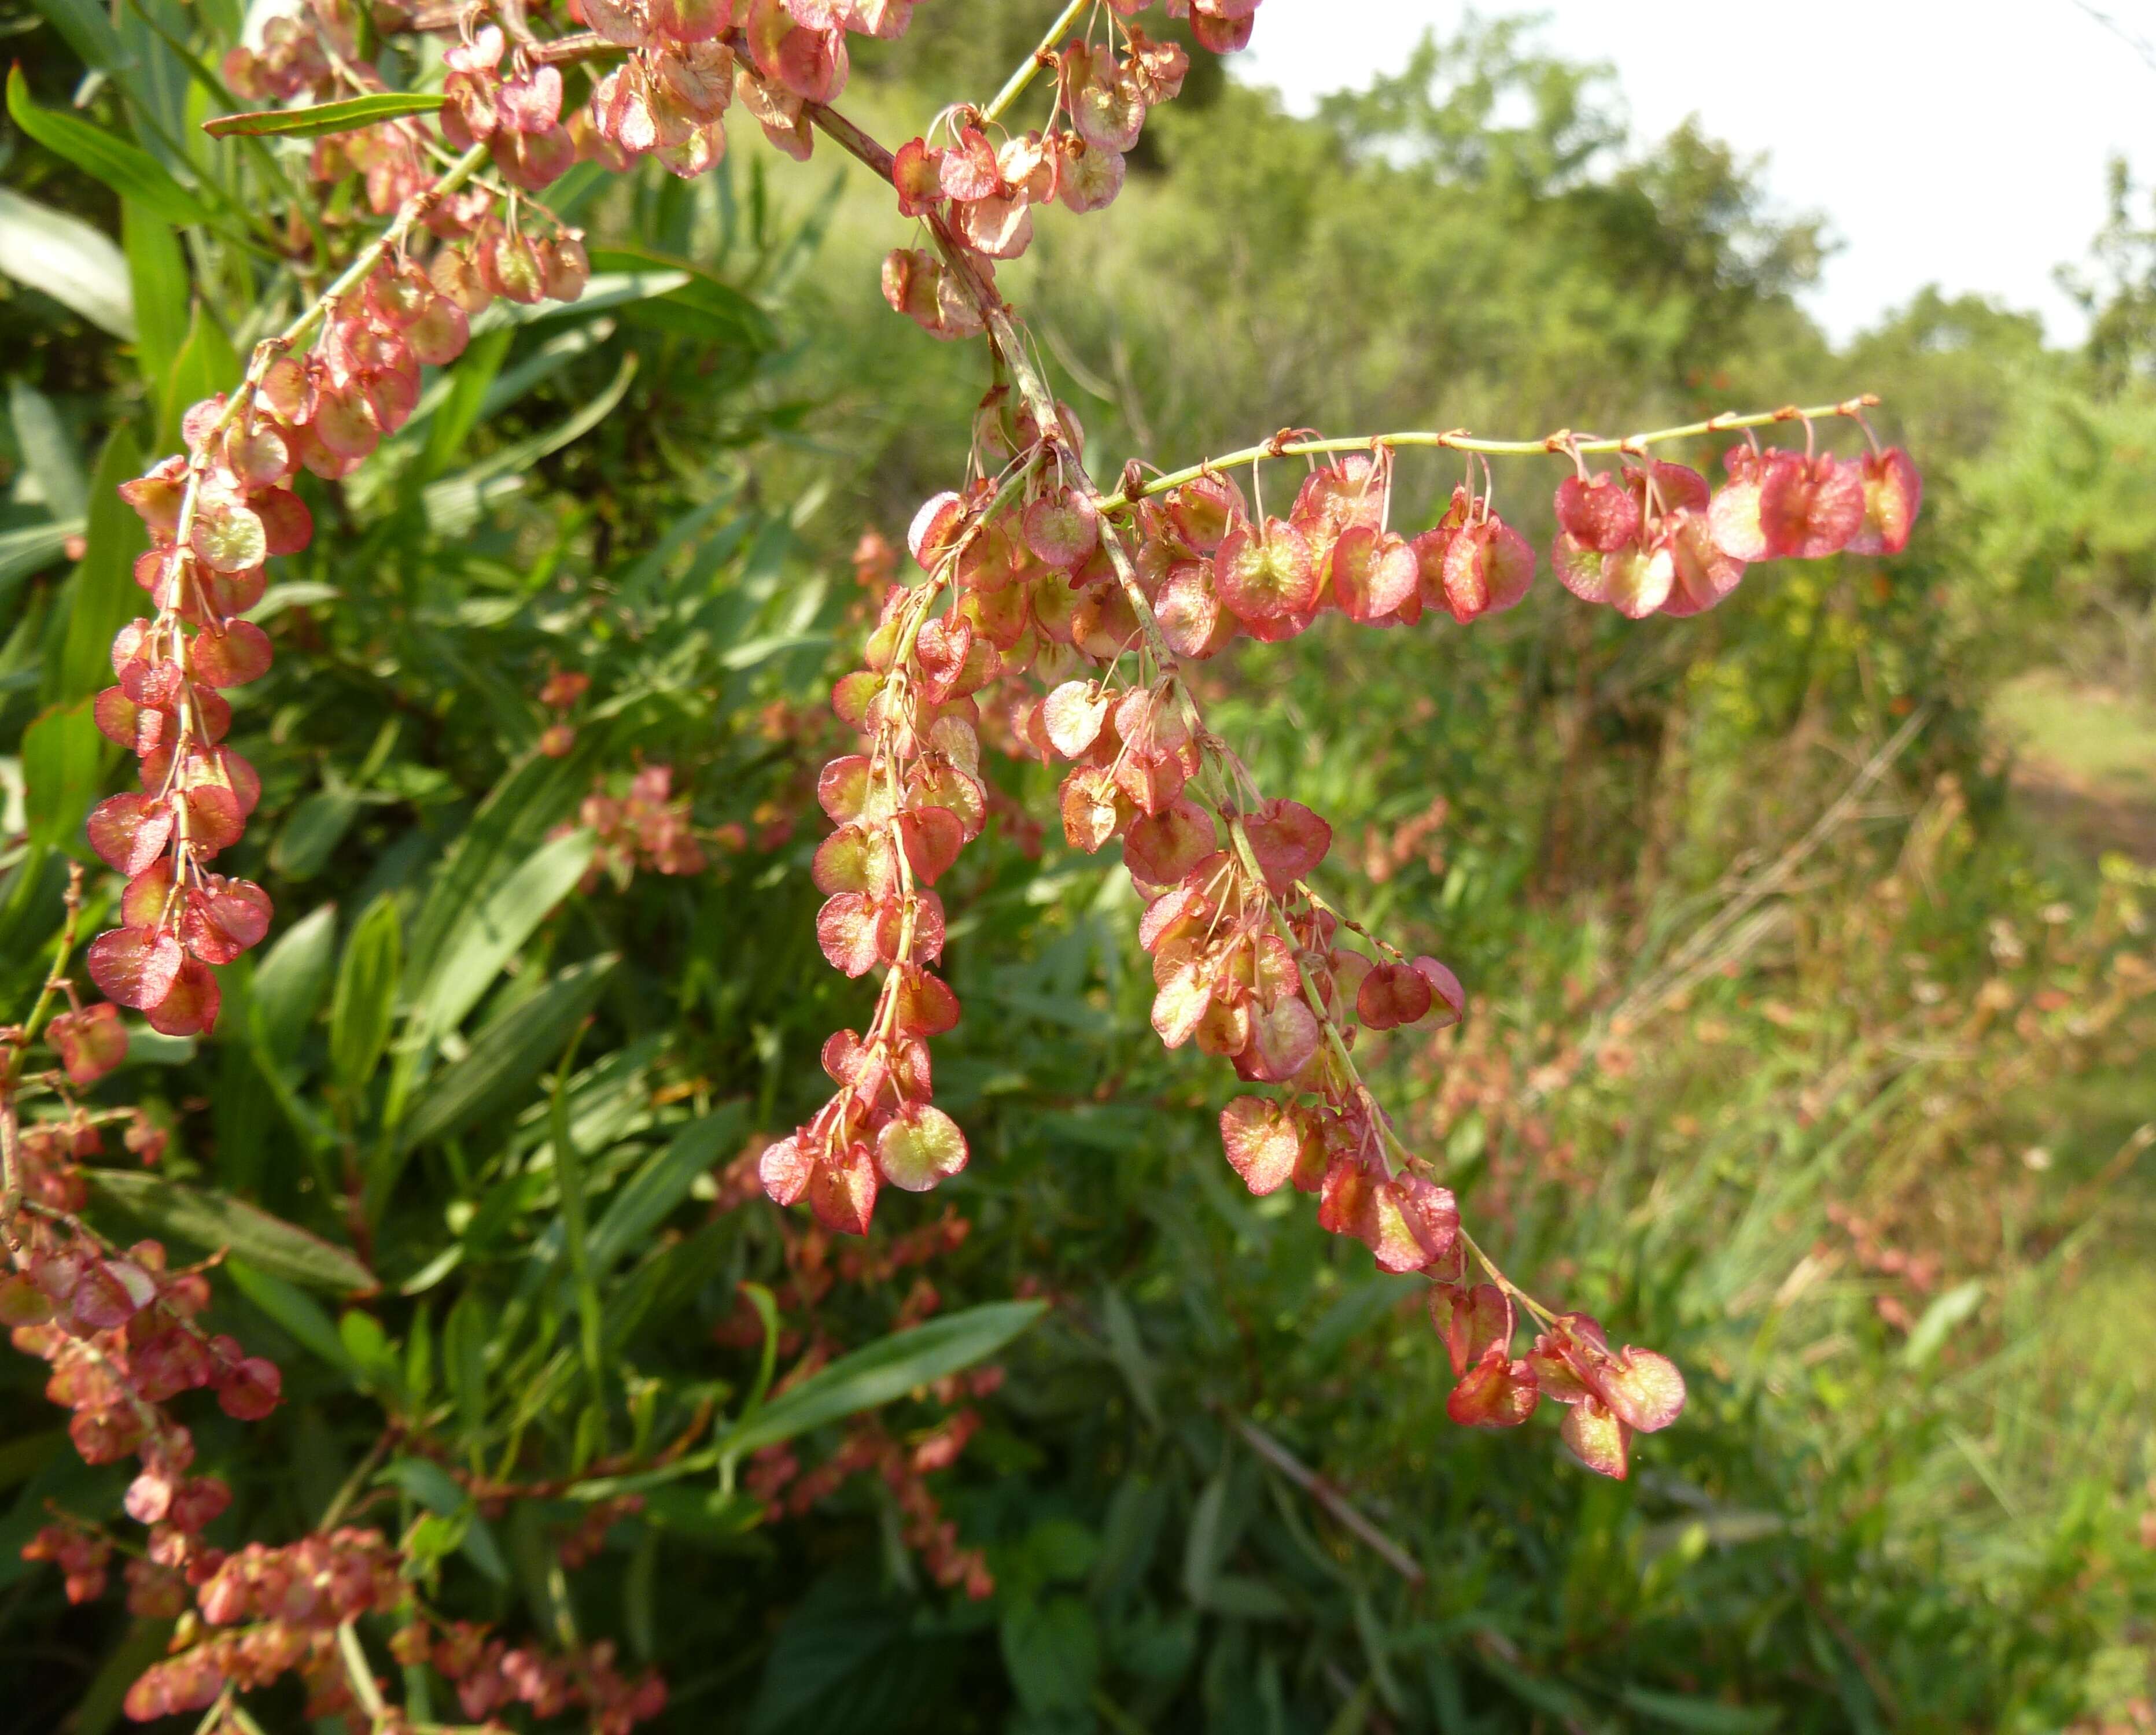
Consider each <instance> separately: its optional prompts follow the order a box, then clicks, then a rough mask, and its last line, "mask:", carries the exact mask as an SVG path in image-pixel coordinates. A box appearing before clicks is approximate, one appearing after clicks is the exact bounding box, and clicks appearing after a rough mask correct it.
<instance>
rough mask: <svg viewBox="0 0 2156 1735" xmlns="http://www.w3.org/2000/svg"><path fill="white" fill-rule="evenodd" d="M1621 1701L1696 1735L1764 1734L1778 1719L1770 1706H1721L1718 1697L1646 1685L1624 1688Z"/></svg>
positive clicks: (1649, 1715) (1646, 1714)
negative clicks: (1710, 1697)
mask: <svg viewBox="0 0 2156 1735" xmlns="http://www.w3.org/2000/svg"><path fill="white" fill-rule="evenodd" d="M1623 1697H1624V1701H1625V1703H1626V1704H1627V1705H1629V1706H1630V1707H1632V1709H1633V1710H1635V1711H1636V1712H1640V1713H1641V1714H1642V1715H1643V1716H1645V1717H1650V1718H1651V1719H1652V1720H1653V1721H1654V1722H1658V1723H1666V1724H1667V1725H1668V1726H1669V1727H1671V1728H1673V1729H1691V1730H1693V1731H1696V1732H1697V1735H1767V1732H1768V1730H1769V1729H1772V1728H1774V1727H1776V1726H1778V1725H1779V1723H1780V1722H1781V1721H1782V1713H1781V1712H1780V1710H1779V1708H1778V1707H1774V1706H1772V1705H1763V1706H1758V1707H1749V1706H1744V1705H1724V1704H1722V1702H1720V1701H1719V1700H1716V1699H1707V1698H1702V1697H1698V1696H1697V1695H1696V1694H1692V1693H1664V1692H1656V1691H1654V1690H1653V1689H1652V1688H1650V1687H1644V1686H1628V1687H1626V1688H1625V1690H1624V1693H1623Z"/></svg>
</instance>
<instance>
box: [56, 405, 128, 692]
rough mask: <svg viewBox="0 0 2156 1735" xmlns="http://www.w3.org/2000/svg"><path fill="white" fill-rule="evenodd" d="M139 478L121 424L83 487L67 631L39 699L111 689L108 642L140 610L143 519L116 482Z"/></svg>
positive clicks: (69, 587)
mask: <svg viewBox="0 0 2156 1735" xmlns="http://www.w3.org/2000/svg"><path fill="white" fill-rule="evenodd" d="M141 473H142V449H141V447H139V446H138V445H136V443H135V436H134V434H133V432H131V431H130V430H129V428H128V427H126V424H125V423H123V424H121V426H120V427H115V428H114V429H113V431H112V432H111V434H110V437H109V438H107V439H106V440H105V450H104V451H103V452H101V453H99V455H98V459H97V469H96V473H95V474H94V475H93V476H92V477H91V478H90V514H89V517H88V519H87V524H88V530H87V531H86V533H85V543H86V547H85V551H84V554H83V557H82V562H81V564H80V566H77V567H76V568H75V571H74V576H73V577H72V578H70V579H69V581H68V584H67V590H66V591H65V594H64V601H63V606H64V607H65V608H66V610H67V630H66V632H65V634H64V636H63V637H62V639H61V641H60V653H59V658H58V660H57V661H56V662H55V663H54V666H53V667H52V668H50V669H49V670H47V671H46V683H47V684H46V688H45V694H44V696H45V701H46V703H47V704H73V703H74V701H75V700H76V699H82V698H85V697H87V696H88V695H90V694H92V693H96V692H98V691H99V690H100V688H105V687H108V686H110V684H111V683H112V636H113V634H115V632H119V630H120V629H121V627H124V626H126V624H127V623H128V622H130V621H131V620H133V619H134V618H135V617H136V615H138V614H140V613H141V612H142V609H143V606H144V599H143V596H142V589H141V586H139V585H137V584H136V582H135V561H136V556H138V555H141V552H142V551H143V550H145V549H146V548H147V547H148V546H149V545H150V544H149V538H148V537H147V536H146V535H145V534H144V532H143V529H142V520H141V519H139V518H137V517H136V515H135V509H134V508H133V507H131V506H130V505H129V504H127V503H126V501H125V500H123V499H121V498H120V492H119V490H120V484H121V483H123V482H126V481H128V480H129V479H131V478H133V477H136V476H139V475H140V474H141Z"/></svg>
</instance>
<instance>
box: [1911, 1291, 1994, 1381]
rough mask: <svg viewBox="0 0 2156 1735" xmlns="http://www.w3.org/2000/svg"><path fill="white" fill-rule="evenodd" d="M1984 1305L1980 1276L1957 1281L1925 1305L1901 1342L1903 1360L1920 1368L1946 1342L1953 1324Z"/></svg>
mask: <svg viewBox="0 0 2156 1735" xmlns="http://www.w3.org/2000/svg"><path fill="white" fill-rule="evenodd" d="M1983 1305H1984V1283H1983V1281H1982V1279H1980V1278H1977V1277H1972V1278H1970V1279H1969V1282H1966V1283H1957V1284H1956V1285H1955V1286H1954V1287H1953V1288H1951V1289H1949V1290H1948V1291H1947V1292H1946V1293H1945V1294H1943V1295H1942V1296H1939V1297H1938V1298H1936V1299H1935V1300H1934V1301H1933V1303H1932V1304H1931V1305H1930V1306H1929V1307H1928V1308H1925V1309H1924V1311H1923V1313H1922V1315H1921V1316H1920V1317H1919V1318H1917V1323H1916V1324H1915V1325H1914V1326H1913V1327H1912V1328H1911V1329H1910V1332H1909V1340H1908V1342H1907V1343H1904V1344H1903V1345H1902V1365H1903V1366H1904V1367H1908V1368H1921V1367H1922V1366H1923V1364H1925V1363H1926V1362H1928V1361H1929V1360H1930V1359H1932V1358H1933V1356H1935V1355H1937V1354H1938V1353H1939V1351H1940V1350H1941V1349H1943V1348H1944V1347H1945V1345H1946V1341H1947V1338H1948V1337H1949V1336H1951V1335H1952V1333H1953V1328H1955V1327H1956V1326H1958V1325H1959V1324H1960V1323H1962V1321H1963V1320H1964V1319H1966V1318H1969V1315H1970V1314H1972V1313H1974V1312H1975V1311H1976V1310H1977V1309H1978V1308H1980V1307H1982V1306H1983Z"/></svg>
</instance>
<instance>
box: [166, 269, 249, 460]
mask: <svg viewBox="0 0 2156 1735" xmlns="http://www.w3.org/2000/svg"><path fill="white" fill-rule="evenodd" d="M239 375H240V363H239V351H237V350H235V349H234V348H233V346H232V340H231V339H230V338H228V337H227V336H226V335H224V328H223V326H221V325H218V323H217V321H216V320H214V319H213V318H211V317H210V314H209V310H208V308H206V307H205V306H204V305H203V303H202V302H200V301H199V300H198V301H197V302H196V303H195V305H194V313H193V316H192V317H191V318H190V319H189V320H188V322H187V341H186V342H184V343H182V345H180V353H179V354H178V355H177V356H174V357H173V358H172V381H171V383H170V384H169V385H168V386H167V387H166V389H165V394H164V397H163V400H162V402H163V403H164V412H163V417H162V420H161V421H160V422H159V424H158V438H157V446H158V449H159V450H160V451H170V450H171V449H172V448H174V447H176V446H177V445H178V444H179V441H180V418H181V417H182V416H183V415H185V414H186V413H187V407H188V406H189V405H190V404H194V403H199V402H202V400H203V399H204V398H206V397H215V396H216V395H217V394H218V392H229V391H230V390H232V388H233V387H234V386H236V385H238V384H239Z"/></svg>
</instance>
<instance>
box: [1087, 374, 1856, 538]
mask: <svg viewBox="0 0 2156 1735" xmlns="http://www.w3.org/2000/svg"><path fill="white" fill-rule="evenodd" d="M1878 402H1879V399H1878V397H1877V396H1876V394H1874V393H1871V392H1865V393H1863V394H1862V395H1861V396H1860V397H1848V398H1844V399H1843V400H1842V401H1841V402H1839V403H1829V404H1813V405H1810V406H1809V407H1799V406H1798V405H1795V404H1784V406H1783V407H1781V408H1780V409H1779V410H1758V411H1754V412H1752V413H1750V414H1748V415H1738V414H1736V413H1734V412H1729V413H1725V414H1722V415H1719V416H1710V417H1707V420H1706V421H1704V422H1684V423H1682V424H1681V425H1680V426H1678V427H1657V428H1654V429H1651V430H1650V431H1649V432H1645V433H1635V434H1625V435H1624V436H1623V437H1622V438H1614V439H1609V438H1594V439H1589V438H1581V437H1577V436H1575V435H1574V434H1573V432H1572V430H1571V429H1569V428H1559V429H1558V431H1557V432H1555V433H1552V434H1544V435H1543V437H1542V438H1540V439H1538V440H1486V439H1482V438H1479V437H1478V436H1476V435H1474V434H1471V433H1470V432H1468V431H1467V430H1466V428H1464V427H1454V428H1447V429H1445V431H1444V432H1429V431H1424V430H1419V429H1409V430H1405V431H1403V432H1398V433H1380V434H1356V435H1351V436H1347V437H1345V438H1339V439H1330V440H1324V439H1308V440H1291V439H1283V438H1280V437H1278V436H1276V437H1275V438H1272V439H1270V440H1268V441H1266V442H1265V443H1264V444H1263V445H1259V446H1245V447H1244V448H1242V450H1240V452H1229V453H1223V454H1222V455H1221V456H1219V457H1218V458H1207V459H1205V460H1204V462H1203V463H1194V464H1192V465H1190V466H1189V467H1188V468H1185V469H1180V470H1172V471H1170V472H1169V473H1168V474H1166V475H1164V476H1157V477H1155V478H1154V479H1152V481H1150V482H1148V483H1147V484H1145V486H1144V487H1142V488H1141V489H1138V490H1137V492H1136V493H1135V494H1131V493H1127V492H1126V493H1119V494H1110V495H1108V496H1107V497H1106V499H1102V500H1101V502H1100V503H1099V504H1100V509H1101V511H1103V512H1122V511H1127V510H1128V509H1130V507H1131V506H1132V504H1134V503H1135V502H1137V501H1138V500H1142V499H1151V498H1152V496H1153V495H1155V494H1166V493H1168V490H1169V489H1177V488H1180V487H1182V486H1183V484H1184V483H1186V482H1195V481H1196V480H1197V479H1199V477H1201V476H1204V475H1206V474H1209V473H1211V472H1213V471H1215V470H1233V469H1240V468H1244V467H1245V466H1247V465H1250V464H1255V463H1263V462H1264V461H1265V459H1266V458H1306V457H1316V456H1318V455H1321V454H1322V453H1342V452H1372V451H1376V450H1378V449H1381V448H1382V449H1384V450H1389V451H1397V450H1401V449H1404V448H1414V447H1435V448H1440V449H1442V450H1445V451H1447V452H1479V453H1482V454H1483V455H1484V456H1486V457H1489V458H1534V457H1537V456H1542V455H1551V456H1556V457H1560V458H1562V457H1568V456H1569V455H1571V454H1572V453H1575V452H1576V453H1579V454H1580V455H1581V456H1582V457H1591V456H1594V455H1596V454H1598V453H1616V452H1622V453H1631V454H1633V455H1635V456H1636V455H1638V454H1640V453H1644V452H1645V450H1646V449H1647V448H1649V447H1650V446H1658V445H1663V444H1666V443H1668V442H1669V441H1671V440H1696V439H1699V438H1702V437H1703V436H1706V435H1708V434H1717V433H1732V432H1738V430H1740V429H1743V428H1747V427H1774V426H1775V425H1776V424H1778V423H1779V422H1807V421H1809V422H1824V421H1826V420H1827V419H1829V418H1830V417H1835V416H1847V417H1856V416H1859V415H1861V414H1862V413H1863V412H1865V411H1866V410H1868V409H1871V408H1873V407H1876V405H1877V403H1878Z"/></svg>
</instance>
